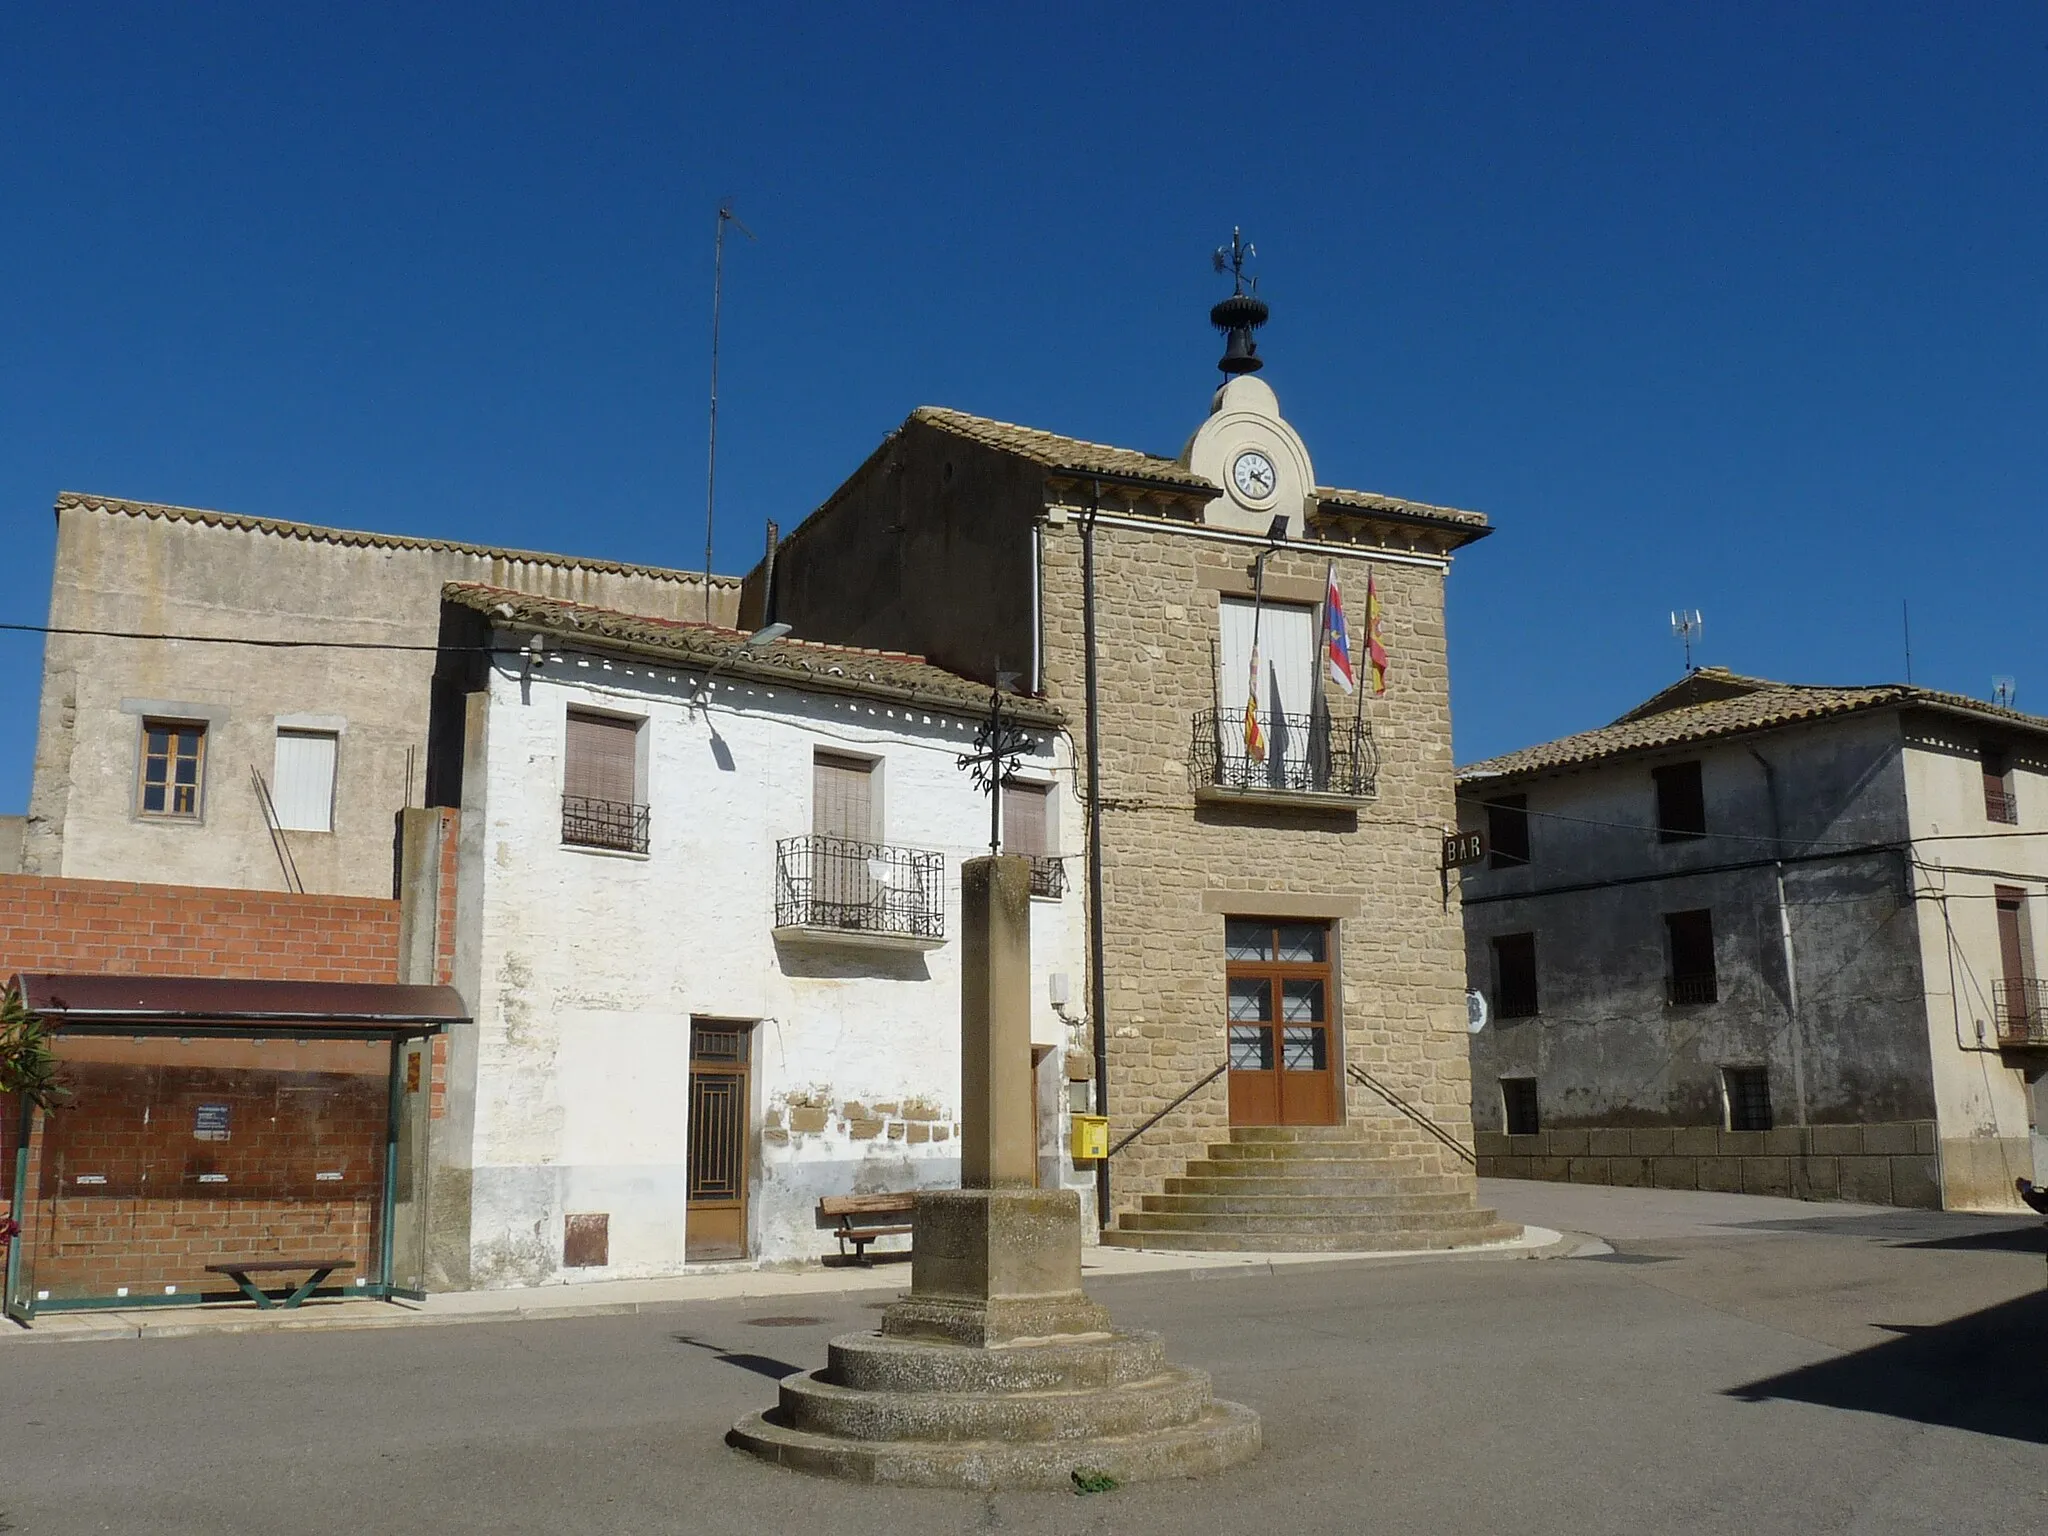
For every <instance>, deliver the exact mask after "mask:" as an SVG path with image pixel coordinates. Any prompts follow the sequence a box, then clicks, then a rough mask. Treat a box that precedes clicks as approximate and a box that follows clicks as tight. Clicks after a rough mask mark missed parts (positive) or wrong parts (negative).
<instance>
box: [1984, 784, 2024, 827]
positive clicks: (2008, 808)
mask: <svg viewBox="0 0 2048 1536" xmlns="http://www.w3.org/2000/svg"><path fill="white" fill-rule="evenodd" d="M1984 819H1985V820H1986V821H1997V822H2003V823H2004V824H2005V825H2006V826H2008V827H2016V826H2018V825H2019V824H2020V806H2019V802H2018V801H2017V800H2015V799H2014V798H2013V795H2012V791H2011V790H2009V789H1993V788H1992V787H1991V786H1990V785H1989V784H1986V785H1985V786H1984Z"/></svg>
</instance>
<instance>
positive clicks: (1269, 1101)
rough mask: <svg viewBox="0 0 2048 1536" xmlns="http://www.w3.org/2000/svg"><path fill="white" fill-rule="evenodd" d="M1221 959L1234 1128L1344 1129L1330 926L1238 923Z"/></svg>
mask: <svg viewBox="0 0 2048 1536" xmlns="http://www.w3.org/2000/svg"><path fill="white" fill-rule="evenodd" d="M1224 956H1225V971H1226V975H1227V979H1228V986H1229V999H1230V1002H1229V1024H1228V1028H1229V1030H1230V1047H1229V1048H1230V1071H1229V1073H1228V1078H1229V1085H1230V1123H1231V1124H1232V1125H1337V1124H1340V1123H1341V1122H1342V1121H1343V1119H1344V1094H1343V1085H1342V1083H1340V1082H1339V1080H1338V1078H1339V1066H1338V1060H1337V1057H1338V1042H1337V1039H1336V1033H1335V1028H1334V1025H1333V1022H1332V1019H1331V991H1332V987H1333V980H1332V977H1331V969H1330V926H1329V924H1327V923H1304V922H1280V921H1274V920H1269V919H1266V918H1242V917H1233V918H1230V919H1228V920H1227V921H1226V923H1225V928H1224Z"/></svg>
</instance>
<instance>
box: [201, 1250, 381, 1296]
mask: <svg viewBox="0 0 2048 1536" xmlns="http://www.w3.org/2000/svg"><path fill="white" fill-rule="evenodd" d="M354 1268H355V1265H354V1264H352V1263H350V1262H349V1261H348V1260H347V1259H240V1260H237V1261H234V1262H232V1263H226V1264H209V1265H207V1266H206V1272H207V1273H208V1274H211V1275H226V1276H227V1277H228V1278H229V1279H230V1280H232V1281H234V1282H235V1284H237V1285H239V1286H240V1287H241V1288H242V1290H243V1293H244V1294H245V1295H247V1296H248V1298H249V1299H250V1300H251V1301H253V1302H255V1303H256V1305H257V1306H259V1307H296V1306H297V1305H298V1304H299V1303H300V1302H302V1301H304V1300H305V1299H306V1298H307V1297H308V1296H310V1295H312V1294H313V1292H314V1290H315V1289H316V1288H318V1286H319V1285H320V1282H321V1281H323V1280H325V1279H326V1278H327V1277H328V1276H329V1275H331V1274H333V1273H334V1272H335V1271H336V1270H337V1269H354ZM278 1274H293V1275H298V1274H303V1275H304V1276H305V1277H306V1279H305V1281H304V1283H303V1284H301V1285H300V1286H298V1287H297V1289H286V1288H284V1287H280V1288H279V1290H278V1292H277V1294H276V1295H274V1296H273V1295H272V1294H271V1293H270V1292H269V1291H266V1290H264V1289H263V1287H261V1286H260V1285H258V1284H257V1283H256V1282H255V1281H253V1280H251V1279H250V1278H249V1277H250V1276H251V1275H278Z"/></svg>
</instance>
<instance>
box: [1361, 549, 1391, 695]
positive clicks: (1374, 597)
mask: <svg viewBox="0 0 2048 1536" xmlns="http://www.w3.org/2000/svg"><path fill="white" fill-rule="evenodd" d="M1365 655H1366V660H1367V661H1369V662H1370V663H1371V664H1372V691H1373V692H1374V693H1385V692H1386V691H1387V647H1386V642H1385V641H1383V640H1382V639H1381V638H1380V590H1379V587H1378V586H1377V585H1376V584H1375V583H1374V581H1373V579H1372V574H1371V572H1367V573H1366V578H1365Z"/></svg>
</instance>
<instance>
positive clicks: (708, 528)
mask: <svg viewBox="0 0 2048 1536" xmlns="http://www.w3.org/2000/svg"><path fill="white" fill-rule="evenodd" d="M728 224H730V225H732V226H733V227H734V228H736V229H738V230H739V232H740V233H741V234H743V235H745V236H746V237H747V238H748V239H749V240H752V239H753V238H754V232H753V231H752V230H751V229H749V228H747V226H746V225H744V224H742V223H740V220H739V215H738V214H736V213H734V212H733V211H732V201H731V199H729V198H728V199H727V200H726V201H724V202H722V203H720V204H719V205H718V231H717V233H716V234H715V235H714V236H713V237H712V242H711V453H710V457H709V460H708V462H707V463H706V465H705V469H704V622H705V623H706V624H709V623H710V622H711V540H712V529H713V526H714V524H713V521H712V516H713V513H714V512H715V511H716V509H717V506H718V306H719V299H720V298H721V297H722V296H723V293H724V289H725V226H726V225H728Z"/></svg>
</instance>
